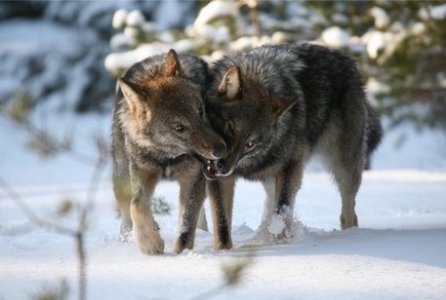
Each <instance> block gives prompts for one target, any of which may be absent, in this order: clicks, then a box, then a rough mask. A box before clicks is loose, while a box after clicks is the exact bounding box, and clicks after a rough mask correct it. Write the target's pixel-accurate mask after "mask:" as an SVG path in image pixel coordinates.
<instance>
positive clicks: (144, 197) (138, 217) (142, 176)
mask: <svg viewBox="0 0 446 300" xmlns="http://www.w3.org/2000/svg"><path fill="white" fill-rule="evenodd" d="M130 174H131V181H132V201H131V203H130V215H131V218H132V222H133V233H134V235H135V237H136V240H137V242H138V247H139V250H140V251H141V252H142V253H146V254H161V253H163V251H164V241H163V239H162V238H161V235H160V233H159V226H158V223H156V221H155V219H154V217H153V213H152V208H151V199H152V195H153V191H154V190H155V186H156V184H157V183H158V181H159V180H160V178H161V174H159V172H156V171H153V172H150V171H146V170H141V169H139V168H138V167H136V166H132V167H131V168H130Z"/></svg>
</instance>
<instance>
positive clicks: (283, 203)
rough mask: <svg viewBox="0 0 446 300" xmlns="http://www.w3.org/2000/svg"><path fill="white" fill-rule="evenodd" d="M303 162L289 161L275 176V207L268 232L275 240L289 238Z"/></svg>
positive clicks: (300, 182) (300, 183)
mask: <svg viewBox="0 0 446 300" xmlns="http://www.w3.org/2000/svg"><path fill="white" fill-rule="evenodd" d="M303 164H304V162H303V160H297V161H290V162H288V163H287V164H286V165H284V167H283V168H282V170H280V171H279V172H278V173H277V174H276V176H275V189H274V191H275V201H274V202H275V203H274V204H275V205H274V206H273V208H274V209H273V214H272V217H271V218H270V223H269V226H268V231H269V232H270V233H271V234H273V236H274V237H275V238H276V239H279V240H280V239H284V238H288V237H290V236H291V235H292V234H291V226H292V224H293V213H294V202H295V197H296V193H297V191H298V190H299V189H300V187H301V185H302V172H303Z"/></svg>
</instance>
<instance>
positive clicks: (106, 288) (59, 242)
mask: <svg viewBox="0 0 446 300" xmlns="http://www.w3.org/2000/svg"><path fill="white" fill-rule="evenodd" d="M46 126H47V128H51V130H52V131H54V133H55V134H58V135H63V134H64V133H65V132H67V131H69V130H68V129H70V128H74V129H75V131H74V132H75V133H76V135H75V142H76V143H75V145H74V146H75V148H76V149H77V151H78V152H81V153H84V154H89V155H90V156H92V157H93V158H94V157H95V150H94V146H93V143H92V137H93V136H94V135H95V134H96V133H97V132H102V133H103V134H105V135H106V136H107V135H109V127H110V116H104V117H98V116H96V115H94V116H91V115H90V116H84V117H74V116H63V117H54V118H53V117H52V118H49V120H47V121H46ZM403 137H405V139H404V142H403V143H401V141H403ZM27 138H28V137H27V134H26V132H25V131H24V130H23V129H21V128H19V127H18V126H17V125H15V124H14V123H12V122H11V121H9V120H8V119H6V118H5V117H4V116H0V176H1V177H2V178H3V179H4V180H6V181H7V182H8V183H9V184H10V185H11V186H12V187H13V188H14V189H15V191H16V192H17V193H18V194H19V195H20V196H21V197H22V199H23V200H24V201H25V202H26V203H27V204H28V205H29V206H30V207H31V208H32V209H33V210H34V211H35V212H36V213H38V214H39V215H40V216H43V217H48V218H52V219H54V220H58V221H59V222H60V223H61V224H63V225H65V226H73V227H74V226H75V223H76V222H75V219H76V212H75V211H74V212H73V213H72V215H71V216H69V217H63V218H62V217H58V215H57V213H56V211H57V209H58V208H59V204H60V201H61V200H62V199H66V198H71V199H74V200H76V201H79V202H82V201H84V199H85V198H86V190H87V186H88V183H89V181H90V178H91V176H92V170H93V161H94V159H93V161H92V163H90V164H88V163H85V162H81V161H79V160H78V159H76V158H75V157H74V158H73V156H72V155H70V154H62V155H59V156H57V157H56V158H53V159H48V160H43V159H41V158H39V157H37V156H36V155H35V154H32V153H29V151H28V150H26V149H25V148H24V145H25V143H26V140H27ZM396 145H399V147H398V148H395V146H396ZM445 153H446V135H445V134H444V133H441V132H435V131H422V132H421V133H419V134H418V133H415V131H414V130H413V128H412V127H411V126H409V125H407V126H403V127H400V128H399V129H397V130H395V131H392V132H388V133H387V135H386V137H385V139H384V141H383V144H382V145H381V147H380V148H379V150H378V151H377V153H376V155H375V157H374V160H373V167H374V168H373V170H372V171H369V172H366V173H365V175H364V180H363V184H362V187H361V190H360V193H359V195H358V198H357V213H358V217H359V222H360V228H359V229H350V230H346V231H341V230H339V226H338V218H339V217H338V216H339V214H340V199H339V195H338V193H337V190H336V187H335V186H334V185H333V184H332V183H331V179H330V177H329V176H328V175H327V174H326V173H325V172H324V171H322V169H321V168H320V167H319V166H318V165H317V163H312V164H310V166H309V167H308V170H307V171H306V173H305V176H304V183H303V188H302V190H301V191H300V192H299V194H298V198H297V205H296V210H295V215H296V220H297V221H298V222H299V223H298V224H299V226H298V229H297V231H296V237H295V238H294V239H293V240H291V241H289V243H287V244H281V245H256V246H253V243H252V239H253V237H254V235H255V230H256V229H257V227H258V225H259V222H260V219H261V214H262V210H263V198H264V195H263V190H262V187H261V186H260V185H259V184H257V183H251V182H245V181H239V182H238V185H237V191H236V199H235V207H234V220H233V223H234V226H233V237H234V249H232V250H230V251H220V252H216V251H214V250H213V249H212V234H211V233H209V232H205V231H201V230H199V231H198V234H197V238H196V243H195V249H194V250H193V251H185V252H184V253H182V254H180V255H176V254H174V252H173V244H174V241H175V236H176V230H177V195H178V187H177V185H176V184H175V183H172V182H165V183H162V184H161V185H159V187H158V188H157V190H156V195H157V196H162V197H164V198H165V199H166V201H167V202H168V203H169V204H170V205H171V207H172V211H171V214H169V215H157V220H158V222H159V224H160V227H161V233H162V236H163V237H164V239H165V241H166V253H165V254H164V255H161V256H147V255H143V254H141V253H139V252H138V250H137V248H136V245H135V243H134V241H133V240H130V242H129V243H121V242H119V239H118V231H119V220H118V219H117V217H116V212H115V210H114V205H115V202H114V198H113V194H112V191H111V184H110V168H109V167H108V168H107V170H106V171H105V175H104V176H103V179H102V181H101V183H100V186H99V191H98V194H97V196H96V198H95V202H94V208H93V211H92V212H91V224H90V227H89V229H88V231H87V237H86V238H87V259H88V269H87V274H88V287H87V288H88V298H89V299H178V298H180V297H181V298H182V299H193V298H194V297H199V296H200V295H202V296H205V297H204V298H205V299H230V298H232V299H268V300H270V299H337V298H339V297H343V298H344V299H446V155H445ZM206 209H207V213H208V221H210V220H209V219H210V217H209V216H210V214H209V208H208V206H206ZM209 223H211V222H209ZM210 225H211V224H210ZM249 255H252V256H253V261H252V263H251V264H250V265H249V266H248V267H247V268H246V270H245V272H244V276H243V278H242V281H241V283H240V284H238V285H236V286H234V287H230V288H223V289H220V288H219V287H221V286H222V284H223V283H224V276H223V271H222V270H223V268H224V267H225V266H227V265H231V264H234V263H236V262H238V261H240V260H243V259H244V257H246V256H249ZM77 274H78V270H77V258H76V251H75V244H74V241H73V239H72V238H69V237H66V236H63V235H60V234H58V233H56V232H54V231H49V230H47V229H45V228H38V227H34V226H29V224H28V221H27V219H26V217H25V216H24V214H23V213H22V212H21V211H20V210H18V208H17V206H16V205H15V203H14V202H13V201H11V200H10V199H9V198H8V197H7V195H6V194H5V192H4V191H3V190H0V299H30V298H32V296H33V295H35V294H36V293H38V292H39V291H41V290H42V289H44V288H45V287H48V286H53V285H57V283H59V282H60V280H61V279H62V278H65V279H66V280H67V282H68V285H69V289H70V299H75V298H76V297H77ZM208 292H209V293H208Z"/></svg>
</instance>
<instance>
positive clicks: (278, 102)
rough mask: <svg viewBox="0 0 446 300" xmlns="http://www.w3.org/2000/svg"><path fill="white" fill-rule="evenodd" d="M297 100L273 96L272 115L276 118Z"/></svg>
mask: <svg viewBox="0 0 446 300" xmlns="http://www.w3.org/2000/svg"><path fill="white" fill-rule="evenodd" d="M296 102H297V101H294V100H290V99H286V98H277V97H273V99H272V109H273V113H274V115H275V116H276V117H277V118H278V117H280V116H281V115H282V114H284V113H285V112H287V111H288V110H289V109H290V108H291V107H293V106H294V105H295V104H296Z"/></svg>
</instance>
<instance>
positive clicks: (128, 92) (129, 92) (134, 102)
mask: <svg viewBox="0 0 446 300" xmlns="http://www.w3.org/2000/svg"><path fill="white" fill-rule="evenodd" d="M118 85H119V88H120V89H121V91H122V94H123V95H124V99H125V100H126V102H127V105H128V106H129V110H130V112H131V113H132V114H134V113H136V111H137V110H138V107H139V106H140V97H139V95H138V93H136V92H135V90H134V89H133V88H132V87H131V86H130V85H129V84H128V83H127V82H126V81H125V80H124V79H123V78H119V79H118Z"/></svg>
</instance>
